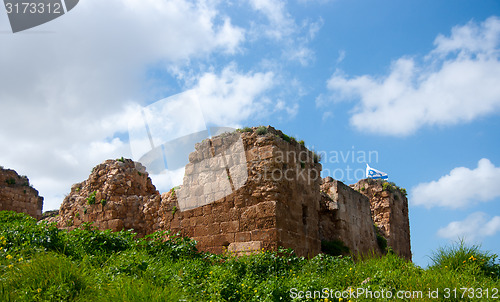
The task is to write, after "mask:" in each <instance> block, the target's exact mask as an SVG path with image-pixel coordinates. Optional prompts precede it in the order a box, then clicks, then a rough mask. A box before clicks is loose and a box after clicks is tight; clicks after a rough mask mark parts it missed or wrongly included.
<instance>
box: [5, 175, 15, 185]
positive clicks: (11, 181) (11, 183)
mask: <svg viewBox="0 0 500 302" xmlns="http://www.w3.org/2000/svg"><path fill="white" fill-rule="evenodd" d="M5 182H6V183H7V184H8V185H15V184H16V180H15V179H14V178H12V177H11V178H8V179H6V180H5Z"/></svg>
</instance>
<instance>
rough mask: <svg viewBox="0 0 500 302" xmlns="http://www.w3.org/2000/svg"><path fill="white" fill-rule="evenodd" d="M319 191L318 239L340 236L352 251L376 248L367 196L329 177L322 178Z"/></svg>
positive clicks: (332, 239) (331, 238) (362, 251)
mask: <svg viewBox="0 0 500 302" xmlns="http://www.w3.org/2000/svg"><path fill="white" fill-rule="evenodd" d="M321 192H322V193H323V194H324V195H323V196H322V199H321V202H320V204H321V211H320V215H319V236H320V239H321V240H326V241H334V240H340V241H342V242H343V243H344V244H345V245H346V246H347V247H348V248H349V249H350V250H351V252H352V251H354V252H355V253H360V254H368V253H370V252H372V251H374V252H379V248H378V244H377V237H376V231H375V227H374V224H373V219H372V215H371V209H370V199H369V198H367V197H366V196H365V195H363V194H361V193H359V192H357V191H355V190H353V189H352V188H350V187H349V186H346V185H345V184H343V183H342V182H340V181H337V180H334V179H333V178H331V177H327V178H325V179H324V180H323V184H322V185H321Z"/></svg>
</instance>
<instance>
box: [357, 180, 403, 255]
mask: <svg viewBox="0 0 500 302" xmlns="http://www.w3.org/2000/svg"><path fill="white" fill-rule="evenodd" d="M352 187H353V189H355V190H357V191H359V192H360V193H362V194H364V195H365V196H367V197H368V198H369V199H370V204H371V210H372V216H373V221H374V223H375V224H376V225H377V227H378V228H379V230H380V232H381V233H382V235H383V236H384V237H385V238H386V239H387V246H389V247H391V248H392V249H393V250H394V252H396V253H397V254H398V255H400V256H402V257H405V258H406V259H409V260H411V246H410V221H409V218H408V199H407V198H406V194H404V193H403V192H401V190H400V189H399V188H398V187H396V186H395V185H393V184H391V183H388V182H384V181H382V180H374V179H362V180H360V181H359V182H358V183H356V184H354V185H352Z"/></svg>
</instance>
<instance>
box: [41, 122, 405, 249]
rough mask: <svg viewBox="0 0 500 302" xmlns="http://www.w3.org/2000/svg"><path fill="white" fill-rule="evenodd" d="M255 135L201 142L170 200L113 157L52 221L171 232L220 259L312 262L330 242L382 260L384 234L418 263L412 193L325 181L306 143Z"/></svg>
mask: <svg viewBox="0 0 500 302" xmlns="http://www.w3.org/2000/svg"><path fill="white" fill-rule="evenodd" d="M247 130H249V131H240V132H233V133H224V134H222V135H219V136H216V137H213V138H211V139H206V140H204V141H202V142H201V143H198V144H196V146H195V151H194V152H192V153H191V154H190V155H189V163H188V165H187V166H186V169H185V175H184V181H183V185H182V186H180V187H177V188H173V189H172V190H170V191H169V192H166V193H163V194H160V193H159V192H158V191H157V190H156V189H155V187H154V186H153V184H152V183H151V179H150V178H149V177H148V173H147V172H146V171H145V168H144V166H142V165H141V164H139V163H135V162H133V161H132V160H129V159H123V158H122V159H119V160H107V161H105V162H104V163H102V164H100V165H98V166H96V167H95V168H94V169H93V171H92V173H91V175H90V177H89V178H88V179H87V180H86V181H84V182H81V183H79V184H75V185H73V186H72V188H71V192H70V193H69V195H68V196H67V197H66V198H65V199H64V201H63V203H62V205H61V208H60V210H59V216H57V217H52V218H50V219H49V220H50V221H56V222H57V223H58V226H59V227H61V228H66V229H73V228H76V227H78V226H80V225H81V224H82V223H85V222H92V223H94V225H95V226H96V227H98V228H99V229H112V230H113V231H118V230H122V229H133V230H134V231H135V232H137V233H138V235H139V236H144V235H146V234H150V233H152V232H154V231H157V230H171V231H172V232H173V233H180V234H181V235H183V236H189V237H192V238H193V239H195V240H196V241H197V242H198V245H197V247H198V249H199V250H202V251H209V252H213V253H222V252H224V251H227V250H229V251H234V252H236V253H247V252H252V251H256V250H260V249H266V250H276V249H277V248H278V247H279V246H283V247H285V248H292V249H294V250H295V252H296V253H297V254H298V255H300V256H306V257H312V256H315V255H316V254H318V253H320V252H321V247H322V244H321V243H322V241H323V242H329V241H330V242H331V241H341V242H343V244H344V245H345V246H347V247H348V248H349V249H350V252H351V253H352V254H358V253H359V254H364V253H371V252H375V253H382V252H383V251H381V249H380V248H379V240H380V238H379V239H377V234H378V237H380V236H382V237H384V238H385V239H386V241H387V244H388V246H390V247H391V248H392V250H393V251H394V252H396V253H397V254H399V255H401V256H403V257H405V258H407V259H411V250H410V235H409V221H408V200H407V199H406V196H405V194H403V193H401V192H400V191H399V190H398V189H397V188H396V187H394V186H387V185H384V184H383V183H382V182H381V181H375V180H371V179H365V180H361V181H359V182H358V183H357V184H355V185H352V186H347V185H345V184H343V183H342V182H340V181H336V180H333V179H332V178H330V177H327V178H325V179H321V177H320V172H321V169H322V168H321V164H320V163H319V158H318V157H317V155H316V154H315V153H313V152H311V151H310V150H308V149H307V148H306V147H305V146H304V145H303V144H300V143H299V142H297V141H295V140H294V139H291V138H289V137H288V136H286V135H284V134H283V133H282V132H281V131H279V130H275V129H274V128H272V127H270V126H269V127H265V128H264V127H260V128H251V129H247ZM391 188H392V189H391Z"/></svg>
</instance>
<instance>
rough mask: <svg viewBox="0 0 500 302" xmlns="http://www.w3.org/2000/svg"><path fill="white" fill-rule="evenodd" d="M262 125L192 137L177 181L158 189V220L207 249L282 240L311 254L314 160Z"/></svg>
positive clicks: (314, 242)
mask: <svg viewBox="0 0 500 302" xmlns="http://www.w3.org/2000/svg"><path fill="white" fill-rule="evenodd" d="M261 131H262V132H260V134H257V132H256V129H255V128H254V129H253V131H252V132H250V131H249V132H243V133H238V132H236V133H232V134H226V135H225V136H220V137H216V138H214V139H212V140H205V141H203V142H202V143H200V144H197V145H196V147H195V149H196V151H194V152H193V153H192V154H190V156H189V159H190V163H189V164H188V165H187V166H186V173H185V177H184V185H183V186H182V187H181V188H179V189H178V190H175V193H174V192H169V193H168V194H165V195H164V196H163V199H162V200H163V202H162V205H161V210H160V211H159V213H160V216H159V217H158V222H157V223H158V227H159V228H160V229H170V230H172V231H173V232H180V233H182V234H183V235H186V236H190V237H193V238H194V239H195V240H197V241H198V248H199V249H200V250H205V251H210V252H216V253H219V252H222V251H224V250H225V249H229V250H232V251H236V252H245V251H246V250H247V249H257V248H264V249H270V250H275V249H277V247H278V246H283V247H287V248H293V249H294V250H295V251H296V253H297V254H299V255H303V256H314V255H316V254H318V253H319V252H320V247H321V246H320V241H319V237H318V210H319V197H320V193H319V184H320V181H321V178H320V171H321V165H320V164H318V163H317V160H316V161H315V157H314V155H313V153H312V152H311V151H309V150H307V149H306V148H305V147H304V146H303V145H301V144H299V143H297V142H296V141H294V140H290V141H287V140H286V138H287V137H285V138H284V136H283V134H282V133H281V132H280V131H277V130H275V129H274V128H272V127H267V128H266V130H265V131H264V130H261ZM264 132H265V133H264ZM239 142H241V143H242V147H238V146H237V145H235V144H238V143H239ZM238 148H239V150H242V152H240V151H237V150H238ZM231 150H232V151H231ZM235 150H236V151H235ZM230 151H231V152H230ZM242 163H243V164H244V165H245V167H244V168H245V169H244V168H243V167H241V164H242ZM181 198H182V199H184V200H183V201H182V204H183V205H182V206H179V204H180V203H181V202H180V201H179V199H181ZM183 208H184V209H185V210H184V211H180V209H183Z"/></svg>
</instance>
